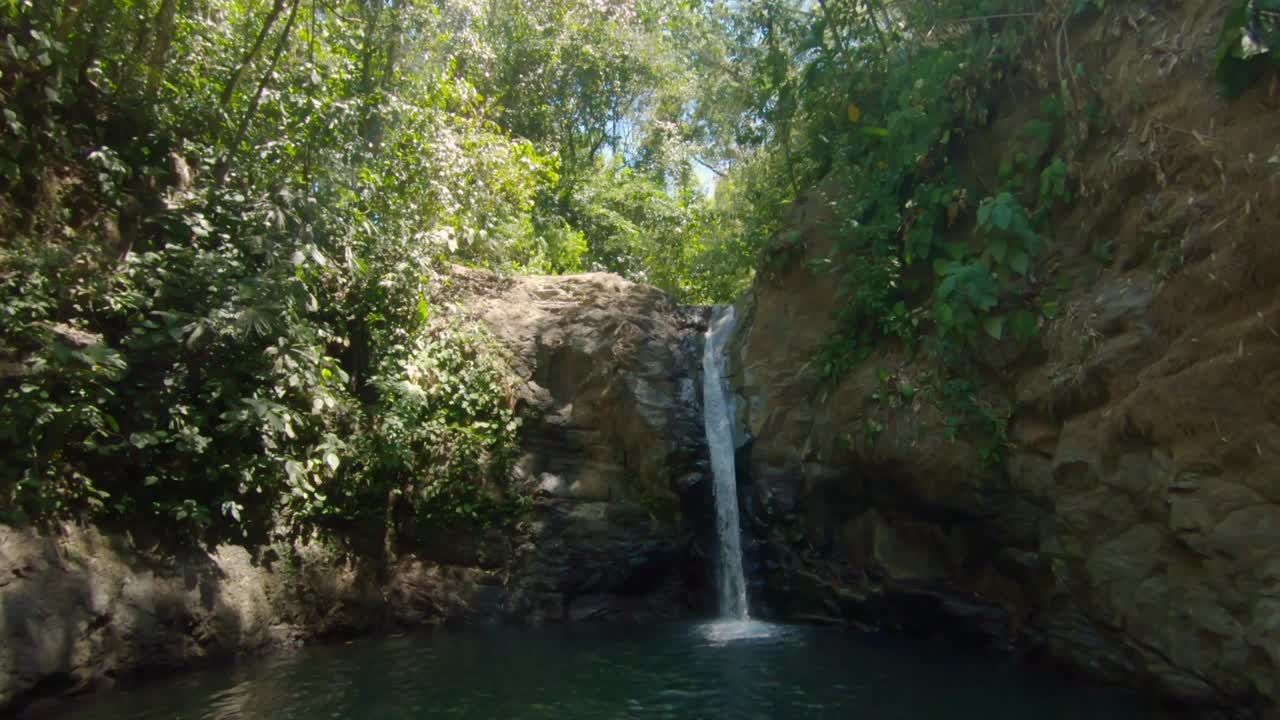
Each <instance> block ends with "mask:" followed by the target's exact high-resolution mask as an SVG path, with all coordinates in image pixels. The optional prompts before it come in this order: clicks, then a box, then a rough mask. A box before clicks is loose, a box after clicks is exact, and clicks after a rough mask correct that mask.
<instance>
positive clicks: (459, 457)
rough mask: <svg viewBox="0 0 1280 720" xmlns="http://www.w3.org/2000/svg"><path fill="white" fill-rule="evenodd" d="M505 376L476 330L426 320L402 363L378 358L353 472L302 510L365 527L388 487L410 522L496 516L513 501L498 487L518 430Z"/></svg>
mask: <svg viewBox="0 0 1280 720" xmlns="http://www.w3.org/2000/svg"><path fill="white" fill-rule="evenodd" d="M512 378H513V376H512V374H511V371H510V369H509V367H508V365H507V362H506V360H505V357H504V351H503V348H502V347H501V346H500V345H498V344H497V342H496V341H494V340H493V339H492V338H490V337H489V336H488V335H487V334H486V333H485V331H484V329H483V327H482V326H479V325H467V324H463V323H462V322H460V321H440V322H437V323H434V324H433V326H432V327H431V328H430V329H429V330H428V331H427V332H425V333H423V334H421V335H420V336H418V337H417V338H416V339H415V340H414V342H413V344H412V346H411V347H410V348H409V350H408V352H407V354H405V355H404V356H403V357H388V358H386V359H385V360H384V362H383V363H382V367H380V368H379V372H378V373H377V374H376V375H375V376H374V377H373V379H372V381H371V382H372V385H373V387H374V388H376V390H377V394H378V401H377V403H376V404H375V406H374V407H373V408H372V409H371V411H370V413H369V416H370V418H369V423H370V424H369V427H367V428H366V432H364V433H362V434H361V435H360V436H359V447H358V450H357V452H356V453H355V456H354V458H353V459H352V461H351V464H352V465H353V466H354V467H353V469H352V470H351V472H350V474H349V476H348V477H347V478H346V479H344V481H343V482H340V483H335V484H334V487H333V490H332V491H331V494H332V495H333V497H332V499H331V500H329V501H327V502H324V503H321V504H319V505H315V506H309V507H308V508H307V510H308V511H309V512H311V513H314V514H316V515H319V516H321V517H326V518H333V517H337V518H340V519H344V520H357V521H364V522H366V523H374V522H376V521H377V520H378V519H379V518H380V517H381V513H383V512H385V508H384V505H385V502H386V498H387V494H388V492H390V491H392V490H394V491H396V492H397V493H399V494H400V495H401V496H402V497H405V498H407V499H408V500H409V503H410V505H411V507H412V508H413V510H414V516H415V517H416V518H418V519H419V521H427V522H438V523H439V522H443V523H452V522H468V523H477V522H489V521H492V520H494V519H496V518H500V517H502V515H503V514H504V513H506V512H508V511H510V510H511V509H512V508H513V507H516V504H517V498H516V497H515V496H514V495H511V494H510V491H509V489H508V488H507V477H508V475H509V471H510V469H511V463H512V461H513V459H514V458H515V455H516V450H517V443H516V441H517V439H518V431H519V428H520V419H519V418H517V417H516V414H515V390H514V384H513V382H514V381H513V379H512ZM332 462H334V463H336V462H338V461H337V460H336V459H333V460H332Z"/></svg>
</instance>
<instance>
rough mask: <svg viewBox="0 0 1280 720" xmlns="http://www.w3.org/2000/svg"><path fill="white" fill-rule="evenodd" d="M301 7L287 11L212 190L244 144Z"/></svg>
mask: <svg viewBox="0 0 1280 720" xmlns="http://www.w3.org/2000/svg"><path fill="white" fill-rule="evenodd" d="M301 5H302V0H293V8H292V9H291V10H290V11H289V21H288V22H286V23H285V25H284V31H282V32H281V33H280V40H279V41H278V42H277V43H276V50H275V52H274V53H273V54H272V56H271V64H270V65H268V66H267V71H266V72H265V73H263V75H262V82H260V83H258V91H257V92H255V93H254V94H253V101H252V102H250V103H249V107H248V108H247V109H245V111H244V115H243V116H241V118H240V124H239V126H237V127H236V134H235V136H234V137H232V138H231V144H230V145H228V146H227V149H226V152H225V153H224V154H223V156H222V162H220V163H218V167H217V169H216V170H215V171H214V174H213V177H214V181H213V187H214V188H217V187H218V186H219V185H221V184H222V181H223V180H225V179H226V177H227V172H228V171H229V170H230V169H231V161H232V160H233V159H234V158H235V154H236V150H237V149H239V147H240V143H242V142H244V138H245V135H246V134H247V133H248V132H249V123H250V122H252V121H253V116H254V115H255V114H257V112H258V105H259V104H261V103H262V94H263V93H264V92H266V90H267V85H268V84H269V83H270V82H271V78H272V77H274V76H275V74H276V65H278V64H279V63H280V56H281V55H283V54H284V50H285V48H286V47H288V46H289V36H290V34H291V33H292V32H293V24H294V21H296V20H297V19H298V8H299V7H300V6H301Z"/></svg>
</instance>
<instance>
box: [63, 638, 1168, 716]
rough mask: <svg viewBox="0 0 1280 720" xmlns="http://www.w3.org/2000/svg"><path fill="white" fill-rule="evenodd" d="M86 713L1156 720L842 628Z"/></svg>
mask: <svg viewBox="0 0 1280 720" xmlns="http://www.w3.org/2000/svg"><path fill="white" fill-rule="evenodd" d="M65 710H66V712H65V713H64V714H62V716H63V717H67V718H84V719H85V720H123V719H124V718H131V719H154V720H160V719H161V718H163V719H164V720H179V719H182V720H187V719H189V720H196V719H201V720H240V719H242V718H243V719H247V718H254V719H258V718H261V719H263V720H265V719H267V718H270V719H272V720H287V719H295V720H319V719H321V718H368V719H370V720H373V719H375V718H376V719H377V720H397V719H406V720H407V719H409V718H478V719H487V718H504V719H505V718H549V719H551V718H554V719H555V720H574V719H577V718H581V719H583V720H586V719H588V718H589V719H590V720H607V719H610V718H619V719H622V718H637V719H639V718H732V719H733V720H739V719H744V720H749V719H754V718H760V719H761V720H764V719H773V720H777V719H779V718H807V719H816V720H821V719H822V718H832V719H834V718H840V719H841V720H848V719H851V718H858V719H859V720H890V719H899V718H900V719H902V720H924V719H926V718H927V719H930V720H933V719H935V718H947V719H948V720H961V719H963V718H981V719H982V720H1004V719H1006V718H1007V719H1008V720H1015V719H1016V720H1028V719H1031V720H1057V719H1062V720H1065V719H1068V718H1072V719H1074V718H1080V719H1082V720H1083V719H1085V718H1088V719H1089V720H1104V719H1106V718H1125V719H1126V720H1134V719H1138V718H1150V717H1154V714H1153V713H1151V712H1150V711H1149V710H1148V709H1147V708H1146V707H1145V706H1144V705H1143V704H1142V703H1140V702H1139V700H1138V699H1137V698H1134V697H1132V696H1129V695H1127V694H1124V693H1120V692H1117V691H1112V690H1104V689H1099V688H1093V687H1086V686H1081V685H1078V684H1070V683H1066V682H1063V681H1058V680H1055V679H1054V678H1053V676H1051V675H1047V674H1043V673H1036V672H1032V671H1029V670H1027V669H1026V668H1023V667H1021V666H1019V665H1017V664H1016V663H1014V662H1012V661H1009V660H1005V659H1002V658H999V657H991V656H986V655H975V654H970V653H964V652H959V651H955V652H953V651H949V650H947V649H946V648H945V647H940V646H938V645H928V646H919V645H909V644H904V643H903V642H902V641H900V640H897V639H890V638H885V637H881V636H876V635H866V634H860V633H855V632H851V631H845V630H842V629H833V628H823V627H808V626H786V625H769V624H765V623H756V622H746V623H714V622H713V623H702V624H673V625H660V626H631V627H617V626H593V627H585V626H578V627H571V626H570V627H549V628H529V629H524V628H517V629H513V628H495V629H491V630H490V629H467V630H454V629H437V630H432V631H424V632H421V633H412V634H406V635H402V636H398V637H391V638H381V639H374V640H362V641H356V642H352V643H348V644H344V645H331V646H318V647H311V648H306V649H302V650H298V651H296V652H291V653H287V654H283V655H278V656H273V657H269V658H265V659H259V660H253V661H245V662H241V663H237V664H235V665H229V666H227V667H225V668H221V669H212V670H205V671H202V672H197V673H191V674H187V675H183V676H180V677H178V678H176V679H172V680H168V681H163V682H158V683H156V684H151V685H149V686H146V687H143V688H140V689H137V690H133V691H128V692H120V693H108V694H104V695H97V696H93V697H90V698H85V699H83V700H82V701H79V702H77V703H75V704H74V705H71V706H68V707H66V708H65Z"/></svg>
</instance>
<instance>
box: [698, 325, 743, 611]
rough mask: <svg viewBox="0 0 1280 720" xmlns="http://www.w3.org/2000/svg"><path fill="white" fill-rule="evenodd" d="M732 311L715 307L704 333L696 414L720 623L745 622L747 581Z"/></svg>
mask: <svg viewBox="0 0 1280 720" xmlns="http://www.w3.org/2000/svg"><path fill="white" fill-rule="evenodd" d="M734 324H735V318H734V312H733V306H732V305H727V306H723V307H717V308H716V309H715V311H714V312H712V314H711V323H710V325H708V327H707V344H706V349H705V350H704V352H703V356H702V411H703V419H704V423H705V424H706V428H707V446H708V447H709V448H710V450H711V473H712V475H713V476H714V479H715V485H714V490H715V504H716V538H717V540H718V550H717V553H716V589H717V590H718V591H719V596H720V615H721V617H726V618H733V619H738V620H745V619H747V581H746V578H745V577H744V576H743V573H742V533H741V531H740V529H739V524H738V481H737V475H736V472H735V469H734V466H733V450H734V448H733V417H732V413H731V411H732V403H731V402H730V401H729V397H730V394H729V388H728V383H727V382H726V381H725V378H724V375H725V368H726V366H727V365H728V359H727V357H726V354H725V345H726V344H728V342H729V338H731V337H732V336H733V328H734Z"/></svg>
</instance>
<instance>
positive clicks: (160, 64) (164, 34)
mask: <svg viewBox="0 0 1280 720" xmlns="http://www.w3.org/2000/svg"><path fill="white" fill-rule="evenodd" d="M177 10H178V0H161V2H160V11H159V12H157V13H156V34H155V39H154V40H152V44H151V60H150V62H149V63H148V65H149V67H148V69H147V97H148V98H150V97H153V96H154V95H155V94H156V92H157V91H159V90H160V83H161V81H163V80H164V68H165V64H166V63H167V62H168V60H169V46H170V45H172V44H173V33H174V16H175V15H176V14H177Z"/></svg>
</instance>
